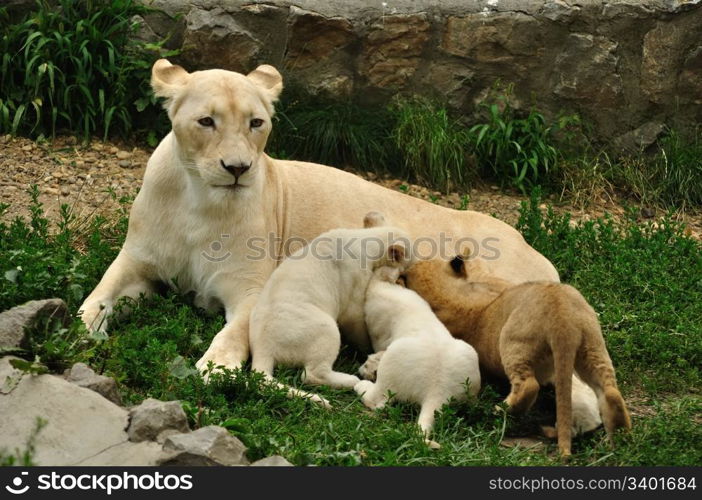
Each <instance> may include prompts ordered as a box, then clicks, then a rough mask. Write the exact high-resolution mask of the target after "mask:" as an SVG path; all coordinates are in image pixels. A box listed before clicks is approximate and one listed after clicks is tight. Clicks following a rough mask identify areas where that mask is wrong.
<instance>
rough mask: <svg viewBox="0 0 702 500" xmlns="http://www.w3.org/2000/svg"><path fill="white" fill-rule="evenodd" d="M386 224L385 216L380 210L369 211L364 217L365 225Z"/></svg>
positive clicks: (365, 226) (378, 225) (376, 225)
mask: <svg viewBox="0 0 702 500" xmlns="http://www.w3.org/2000/svg"><path fill="white" fill-rule="evenodd" d="M384 225H385V216H384V215H383V214H381V213H380V212H368V213H367V214H366V216H365V217H364V218H363V227H364V228H366V229H367V228H369V227H380V226H384Z"/></svg>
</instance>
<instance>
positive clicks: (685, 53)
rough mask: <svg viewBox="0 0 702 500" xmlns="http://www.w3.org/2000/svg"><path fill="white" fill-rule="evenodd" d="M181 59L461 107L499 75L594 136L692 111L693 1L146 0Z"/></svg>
mask: <svg viewBox="0 0 702 500" xmlns="http://www.w3.org/2000/svg"><path fill="white" fill-rule="evenodd" d="M142 2H144V3H147V4H149V5H151V6H153V7H156V8H158V9H161V10H163V11H165V12H167V13H169V14H170V15H171V16H174V17H169V16H166V15H163V14H158V13H155V14H150V15H148V16H146V19H145V20H144V25H143V26H142V34H145V36H150V37H155V38H161V37H165V36H168V35H169V34H170V36H171V38H170V40H169V44H170V46H171V47H177V48H182V50H183V52H182V55H181V56H180V57H179V58H178V62H180V63H181V64H183V65H185V66H186V67H187V68H188V69H190V70H194V69H205V68H211V67H220V68H226V69H231V70H235V71H242V72H247V71H250V70H251V69H253V68H254V67H256V65H258V64H261V63H269V64H273V65H275V66H276V67H278V68H279V69H280V70H282V72H283V73H284V75H285V77H286V79H287V80H288V81H293V80H295V81H298V82H299V83H301V84H302V85H304V86H305V87H306V88H308V89H309V90H311V91H312V92H322V91H323V92H328V93H331V94H333V95H336V96H339V97H345V96H349V95H351V94H354V95H358V96H361V97H362V99H363V100H365V101H367V102H368V103H369V104H373V103H380V102H384V101H385V100H386V99H387V98H388V97H389V96H390V95H393V94H395V93H398V92H407V93H419V94H423V95H438V96H441V97H442V98H444V99H445V100H447V101H448V102H449V103H450V105H451V106H452V107H453V108H455V109H456V110H460V111H461V112H465V113H470V112H472V110H473V108H474V107H475V104H476V102H478V101H479V100H480V99H481V98H483V97H484V96H485V95H486V92H487V91H488V90H489V89H490V88H491V87H492V86H493V85H494V84H495V82H496V81H497V80H499V81H500V82H501V83H502V84H504V85H508V84H513V89H514V97H515V103H516V104H517V106H522V107H523V108H528V107H530V106H532V105H535V106H536V107H537V108H538V109H540V110H543V111H545V112H547V113H557V112H559V111H564V112H577V113H579V114H580V115H581V116H583V117H584V118H585V119H586V120H587V121H589V122H590V123H591V124H592V125H593V133H594V135H596V136H598V137H599V138H604V139H613V138H617V137H619V136H622V135H623V134H625V133H627V132H631V131H634V130H635V129H639V128H640V127H642V126H644V127H648V128H657V127H659V126H660V124H662V123H666V122H670V121H671V120H672V119H673V118H675V119H676V120H687V121H700V120H701V119H702V0H687V1H685V0H619V1H612V2H603V1H593V0H580V1H573V0H442V1H441V2H432V1H430V0H387V1H386V2H381V1H376V0H366V1H361V0H351V1H343V0H325V1H321V0H297V1H294V2H290V1H287V0H267V1H265V2H259V1H256V0H253V1H252V0H249V1H242V0H190V1H188V0H142Z"/></svg>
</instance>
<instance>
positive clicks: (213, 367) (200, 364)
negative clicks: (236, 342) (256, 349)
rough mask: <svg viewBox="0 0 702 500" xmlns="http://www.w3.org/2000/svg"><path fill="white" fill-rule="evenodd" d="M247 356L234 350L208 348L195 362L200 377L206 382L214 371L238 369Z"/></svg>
mask: <svg viewBox="0 0 702 500" xmlns="http://www.w3.org/2000/svg"><path fill="white" fill-rule="evenodd" d="M247 357H248V356H243V355H242V354H240V353H239V354H238V353H236V352H224V353H223V352H220V351H218V350H216V349H212V348H210V349H208V350H207V352H205V354H204V355H203V356H202V357H201V358H200V359H199V360H198V361H197V363H195V368H197V369H198V371H199V372H200V374H201V375H202V377H203V378H204V379H205V382H207V381H208V380H209V378H210V376H211V375H212V374H214V373H222V372H223V371H224V370H238V369H240V368H241V367H242V365H243V364H244V363H245V362H246V358H247Z"/></svg>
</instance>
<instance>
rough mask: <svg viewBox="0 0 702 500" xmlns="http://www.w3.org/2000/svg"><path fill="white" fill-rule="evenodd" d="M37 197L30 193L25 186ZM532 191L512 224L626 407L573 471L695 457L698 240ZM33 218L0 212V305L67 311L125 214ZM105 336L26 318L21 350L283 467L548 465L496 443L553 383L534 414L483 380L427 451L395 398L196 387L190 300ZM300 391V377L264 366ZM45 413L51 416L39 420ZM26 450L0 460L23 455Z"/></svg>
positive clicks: (545, 456)
mask: <svg viewBox="0 0 702 500" xmlns="http://www.w3.org/2000/svg"><path fill="white" fill-rule="evenodd" d="M35 196H36V195H35ZM539 203H540V200H539V197H538V194H536V195H534V196H533V197H532V199H531V200H530V201H529V202H525V204H524V205H523V207H522V217H521V220H520V222H519V228H520V230H521V231H522V233H523V234H524V235H525V237H526V238H527V240H528V241H529V242H531V243H532V244H533V245H534V246H535V247H536V248H537V249H539V250H540V251H541V252H543V253H544V254H545V255H546V256H547V257H549V258H550V259H552V261H553V262H554V263H555V264H556V266H557V267H558V268H559V270H560V271H561V273H562V276H563V278H564V280H565V281H568V282H570V283H572V284H574V285H575V286H577V287H578V288H579V289H580V290H581V291H582V292H583V294H584V295H585V296H586V297H587V298H588V300H589V301H590V302H591V303H592V304H593V306H594V307H595V308H596V310H597V311H598V312H599V314H600V319H601V321H602V325H603V331H604V335H605V337H606V341H607V345H608V347H609V351H610V353H611V355H612V358H613V360H614V363H615V366H616V368H617V373H618V377H619V379H620V381H621V385H622V389H623V393H624V397H625V399H628V400H629V401H632V402H633V403H634V406H633V407H632V410H633V412H634V429H633V431H632V432H631V433H630V434H620V435H617V437H616V441H617V446H616V448H615V449H613V450H612V449H610V447H609V446H608V445H607V443H606V440H605V436H604V432H603V431H602V430H598V431H596V432H594V433H592V434H591V435H587V436H583V437H581V438H579V439H577V440H576V441H575V444H574V453H575V456H574V459H573V463H574V464H577V465H590V464H595V465H698V464H699V463H700V461H702V430H701V427H702V426H700V421H699V415H700V410H701V409H702V397H701V396H700V393H699V387H700V382H701V377H700V366H702V331H701V326H700V322H699V318H700V317H701V315H702V297H701V296H700V295H701V293H702V292H700V290H702V286H700V285H702V283H700V279H701V277H702V252H701V250H702V247H701V245H700V243H699V242H697V241H694V240H691V239H690V238H688V237H686V236H685V235H684V233H683V231H682V228H681V227H680V226H679V225H677V224H675V223H673V222H670V221H663V222H659V223H658V225H654V224H652V223H646V224H639V223H636V222H635V219H634V217H631V218H629V219H626V220H623V221H621V222H619V223H615V222H614V221H613V220H611V219H603V220H598V221H593V222H588V223H584V224H579V225H572V224H570V222H569V218H568V216H557V215H554V214H553V212H552V211H542V210H540V209H539V208H538V207H539ZM31 213H32V216H31V220H29V221H26V222H23V221H21V220H14V221H7V220H6V216H3V218H2V219H0V262H1V263H2V268H0V309H5V308H8V307H11V306H14V305H17V304H20V303H22V302H24V301H26V300H29V299H37V298H44V297H49V296H59V297H62V298H64V299H65V300H67V302H68V303H69V307H70V308H71V310H72V312H75V311H76V309H77V307H78V306H79V304H80V302H81V301H82V299H83V298H84V296H85V295H86V294H87V293H88V292H89V291H90V290H91V288H92V287H93V286H94V285H95V284H96V283H97V281H98V280H99V278H100V276H101V274H102V273H103V272H104V270H105V269H106V268H107V266H108V264H109V263H110V261H111V259H112V258H114V256H115V254H116V252H117V250H118V248H119V246H120V245H121V243H122V241H123V238H124V231H125V230H126V226H125V223H126V217H125V216H124V214H122V216H121V217H120V218H119V221H117V223H113V224H108V223H107V222H106V221H104V220H99V219H98V220H96V221H94V222H92V223H90V224H78V221H75V220H73V219H72V218H71V217H70V214H69V213H68V212H67V210H66V209H64V216H63V217H62V218H61V219H60V221H59V222H58V224H55V225H54V224H51V223H49V221H48V220H46V219H45V218H44V215H43V211H42V207H41V205H39V204H38V203H37V202H36V201H35V203H34V204H33V206H32V209H31ZM129 306H130V307H131V308H132V311H131V314H130V315H128V316H126V317H123V318H120V319H115V320H114V321H113V322H112V324H111V330H110V332H109V334H108V335H91V334H89V333H88V332H87V331H86V330H85V329H84V328H83V326H82V325H81V323H80V322H79V321H78V320H76V321H74V322H73V323H72V324H71V325H70V326H69V327H68V328H63V327H60V326H59V325H50V324H49V325H40V326H39V327H37V328H36V329H35V330H33V331H32V332H31V341H30V345H31V349H30V351H29V352H25V353H20V354H22V355H24V356H25V357H26V359H28V360H30V361H34V359H35V358H34V357H35V356H39V360H40V362H41V363H44V364H45V365H46V366H47V367H48V368H49V369H50V370H52V371H55V372H60V371H62V370H63V369H64V368H66V367H67V366H70V365H71V364H72V363H73V362H76V361H84V362H88V363H89V364H91V365H92V366H93V367H94V368H95V369H96V370H97V371H99V372H101V373H105V374H107V375H110V376H113V377H115V378H116V379H117V380H118V381H119V384H120V387H121V391H122V394H123V397H124V399H125V402H127V403H129V404H131V403H138V402H139V401H141V400H143V399H144V398H146V397H155V398H160V399H164V400H171V399H179V400H181V401H182V402H183V405H184V408H185V410H186V413H187V415H188V418H189V420H190V424H191V426H192V427H194V428H197V427H200V426H205V425H210V424H214V425H222V426H224V427H226V428H227V429H229V430H230V432H231V433H232V434H234V435H236V436H238V437H239V438H241V439H242V440H243V441H244V442H245V443H246V445H247V446H248V447H249V457H250V458H251V459H257V458H261V457H264V456H268V455H271V454H281V455H283V456H285V457H286V458H288V459H289V460H291V461H292V462H293V463H295V464H299V465H304V464H317V465H556V464H559V461H558V459H557V450H556V446H555V443H552V442H547V443H545V444H543V445H540V446H539V447H538V448H536V449H533V450H529V449H525V448H522V447H516V448H507V447H504V446H501V445H500V443H501V441H502V439H503V437H510V436H535V435H538V432H539V425H541V424H549V423H552V422H553V418H554V417H553V414H554V410H553V392H552V391H549V390H544V391H543V392H544V395H543V397H542V398H541V401H540V403H539V404H538V406H537V408H536V409H535V410H534V411H533V412H531V413H530V414H529V415H527V416H523V417H512V416H506V415H505V414H503V413H499V412H498V413H496V412H495V411H494V410H493V408H494V406H495V405H496V404H497V403H499V402H500V401H501V400H502V399H503V398H504V396H505V394H506V388H505V387H504V385H491V384H488V385H486V386H485V387H484V388H483V390H482V391H481V393H480V395H479V397H478V399H477V401H473V402H468V403H460V404H459V403H451V404H450V405H448V406H447V407H445V408H444V411H443V412H442V413H441V415H440V416H439V417H438V419H437V423H436V431H435V439H436V440H437V441H439V442H440V443H441V444H442V448H441V449H440V450H437V451H432V450H429V449H427V447H426V446H425V445H424V444H423V442H422V438H421V436H420V434H419V432H418V430H417V427H416V424H415V422H416V418H417V414H418V409H417V408H415V407H414V406H412V405H407V404H397V405H391V406H388V407H387V408H385V409H383V410H381V411H378V412H372V411H369V410H367V409H366V408H365V407H364V406H363V405H362V403H361V402H360V400H359V398H358V397H357V396H356V395H355V394H353V393H351V392H348V391H347V392H344V391H335V390H331V389H328V388H324V387H322V388H318V389H315V390H316V391H317V392H319V393H321V394H323V395H324V396H325V397H326V398H328V399H329V400H330V401H331V403H332V404H333V406H334V409H333V410H331V411H327V410H324V409H322V408H318V407H316V406H314V405H313V404H311V403H309V402H307V401H305V400H302V399H293V400H291V399H287V398H286V397H285V395H284V394H283V393H282V392H281V391H279V390H276V389H273V388H270V387H268V386H266V385H265V384H263V383H262V380H261V377H260V376H259V375H257V374H252V373H251V372H250V371H248V369H247V368H245V369H244V370H237V371H234V372H230V373H228V374H225V376H221V375H215V376H213V381H212V383H210V384H209V385H206V384H204V383H203V382H202V380H201V379H200V377H199V376H198V375H197V374H196V372H195V370H194V362H195V361H196V360H197V359H198V358H199V357H200V356H201V355H202V354H203V352H204V351H205V349H206V348H207V346H208V345H209V342H210V341H211V339H212V337H213V336H214V335H215V334H216V333H217V331H219V329H220V328H221V327H222V326H223V324H224V320H223V318H222V317H221V316H209V315H207V314H206V313H205V312H203V311H201V310H198V309H197V308H195V307H194V305H193V303H192V299H191V297H189V296H183V295H179V294H176V293H167V294H165V295H157V296H155V297H153V298H151V299H148V300H140V301H136V302H132V303H130V304H129ZM363 360H364V356H363V355H362V354H360V353H358V352H356V351H354V350H353V349H351V348H349V347H344V348H343V349H342V353H341V356H340V358H339V360H338V362H337V365H338V367H339V369H341V370H345V371H348V372H353V371H355V370H356V369H357V368H358V366H359V365H360V364H361V362H362V361H363ZM278 376H279V378H280V379H282V380H283V381H285V382H286V383H289V384H292V385H300V371H299V370H294V369H283V370H279V371H278ZM46 418H50V416H48V415H47V417H46ZM22 453H24V454H25V455H26V454H27V452H21V451H18V452H17V453H16V454H14V455H5V456H3V457H0V462H4V463H21V462H23V461H25V460H30V458H31V457H29V456H28V455H27V456H25V455H23V454H22Z"/></svg>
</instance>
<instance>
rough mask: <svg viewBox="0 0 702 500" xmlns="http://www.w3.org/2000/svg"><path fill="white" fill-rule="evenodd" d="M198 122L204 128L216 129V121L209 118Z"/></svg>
mask: <svg viewBox="0 0 702 500" xmlns="http://www.w3.org/2000/svg"><path fill="white" fill-rule="evenodd" d="M197 122H198V123H199V124H200V125H202V126H203V127H214V120H213V119H212V118H211V117H209V116H206V117H204V118H200V119H199V120H198V121H197Z"/></svg>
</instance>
